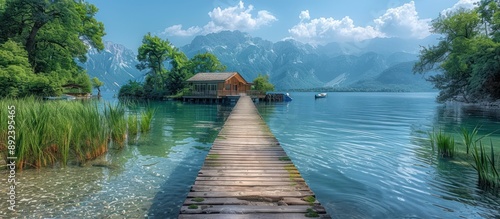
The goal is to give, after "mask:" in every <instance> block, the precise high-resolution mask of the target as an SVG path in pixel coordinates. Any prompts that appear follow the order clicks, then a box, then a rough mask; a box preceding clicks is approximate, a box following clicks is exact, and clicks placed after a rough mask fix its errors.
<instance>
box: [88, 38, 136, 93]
mask: <svg viewBox="0 0 500 219" xmlns="http://www.w3.org/2000/svg"><path fill="white" fill-rule="evenodd" d="M104 46H105V48H104V50H103V51H101V52H97V50H96V49H94V48H91V49H90V50H89V52H88V53H87V62H85V63H83V64H80V65H81V66H82V67H83V68H85V69H86V70H87V73H88V74H89V75H90V77H91V78H92V77H97V78H99V80H101V81H103V82H104V86H103V88H104V90H110V91H118V90H119V89H120V87H121V86H122V85H124V84H126V83H127V82H128V81H129V80H138V81H142V80H143V77H144V76H143V73H141V72H140V71H139V70H137V69H136V67H135V66H136V64H138V61H137V58H136V55H135V54H134V52H132V50H130V49H127V48H125V46H123V45H120V44H115V43H112V42H105V43H104Z"/></svg>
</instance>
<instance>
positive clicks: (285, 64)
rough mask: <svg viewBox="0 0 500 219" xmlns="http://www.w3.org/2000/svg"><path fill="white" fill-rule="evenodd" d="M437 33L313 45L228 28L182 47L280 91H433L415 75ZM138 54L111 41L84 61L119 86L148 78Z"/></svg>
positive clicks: (94, 73) (93, 73) (114, 87)
mask: <svg viewBox="0 0 500 219" xmlns="http://www.w3.org/2000/svg"><path fill="white" fill-rule="evenodd" d="M436 42H437V39H436V38H435V37H434V38H433V37H428V38H425V39H422V40H405V39H398V38H389V39H388V38H376V39H372V40H367V41H362V42H358V43H330V44H327V45H318V46H312V45H309V44H303V43H300V42H298V41H295V40H290V39H289V40H282V41H278V42H275V43H273V42H271V41H268V40H264V39H262V38H259V37H252V36H250V35H249V34H247V33H243V32H240V31H222V32H218V33H212V34H208V35H203V36H201V35H200V36H197V37H195V38H194V39H193V40H192V42H191V43H190V44H187V45H185V46H182V47H180V50H181V51H183V52H184V53H185V54H186V55H187V56H188V57H193V56H194V55H196V54H198V53H204V52H210V53H213V54H214V55H216V56H217V57H218V58H219V60H220V61H221V63H222V64H224V65H226V66H227V70H228V71H237V72H239V73H240V74H242V76H243V77H244V78H245V79H246V80H247V81H252V80H253V79H254V78H255V77H257V76H258V75H259V74H262V75H268V76H269V78H270V81H271V83H273V84H274V85H275V87H276V88H277V89H278V90H288V89H311V88H358V89H361V90H362V89H364V88H366V89H369V90H384V89H393V88H396V89H398V90H407V91H428V90H431V89H432V85H431V84H430V83H429V82H427V81H426V80H425V78H424V77H423V76H422V75H414V74H413V72H412V67H413V64H414V63H415V62H416V61H417V60H418V52H419V50H420V46H428V45H433V44H435V43H436ZM137 63H138V62H137V60H136V55H135V54H134V52H132V51H131V50H129V49H127V48H125V47H124V46H121V45H118V44H114V43H111V42H106V43H105V49H104V51H103V52H101V53H97V51H96V50H95V49H94V50H90V52H89V54H88V61H87V62H86V63H85V64H84V65H83V67H84V68H85V69H87V71H88V72H89V74H90V75H91V77H94V76H95V77H98V78H100V79H101V80H102V81H104V82H105V87H106V88H107V89H111V90H117V89H118V88H119V87H120V86H121V85H123V84H124V83H126V82H127V81H128V80H138V81H142V80H143V77H144V76H143V75H144V74H143V73H141V72H139V71H138V70H137V69H136V68H135V65H136V64H137Z"/></svg>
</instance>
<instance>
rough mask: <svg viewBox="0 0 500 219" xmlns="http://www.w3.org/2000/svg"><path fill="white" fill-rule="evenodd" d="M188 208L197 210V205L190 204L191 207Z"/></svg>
mask: <svg viewBox="0 0 500 219" xmlns="http://www.w3.org/2000/svg"><path fill="white" fill-rule="evenodd" d="M188 208H189V209H198V205H195V204H192V205H189V207H188Z"/></svg>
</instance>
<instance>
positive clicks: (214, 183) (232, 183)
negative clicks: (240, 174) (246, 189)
mask: <svg viewBox="0 0 500 219" xmlns="http://www.w3.org/2000/svg"><path fill="white" fill-rule="evenodd" d="M194 184H195V185H212V186H235V185H236V186H258V185H268V186H280V185H301V184H305V181H304V182H292V181H289V182H288V183H283V181H258V180H254V181H195V182H194Z"/></svg>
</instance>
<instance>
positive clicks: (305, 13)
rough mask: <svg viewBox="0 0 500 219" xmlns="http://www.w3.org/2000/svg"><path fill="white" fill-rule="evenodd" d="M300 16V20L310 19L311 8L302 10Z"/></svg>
mask: <svg viewBox="0 0 500 219" xmlns="http://www.w3.org/2000/svg"><path fill="white" fill-rule="evenodd" d="M299 18H300V21H304V20H310V19H311V16H309V10H305V11H301V12H300V15H299Z"/></svg>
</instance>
